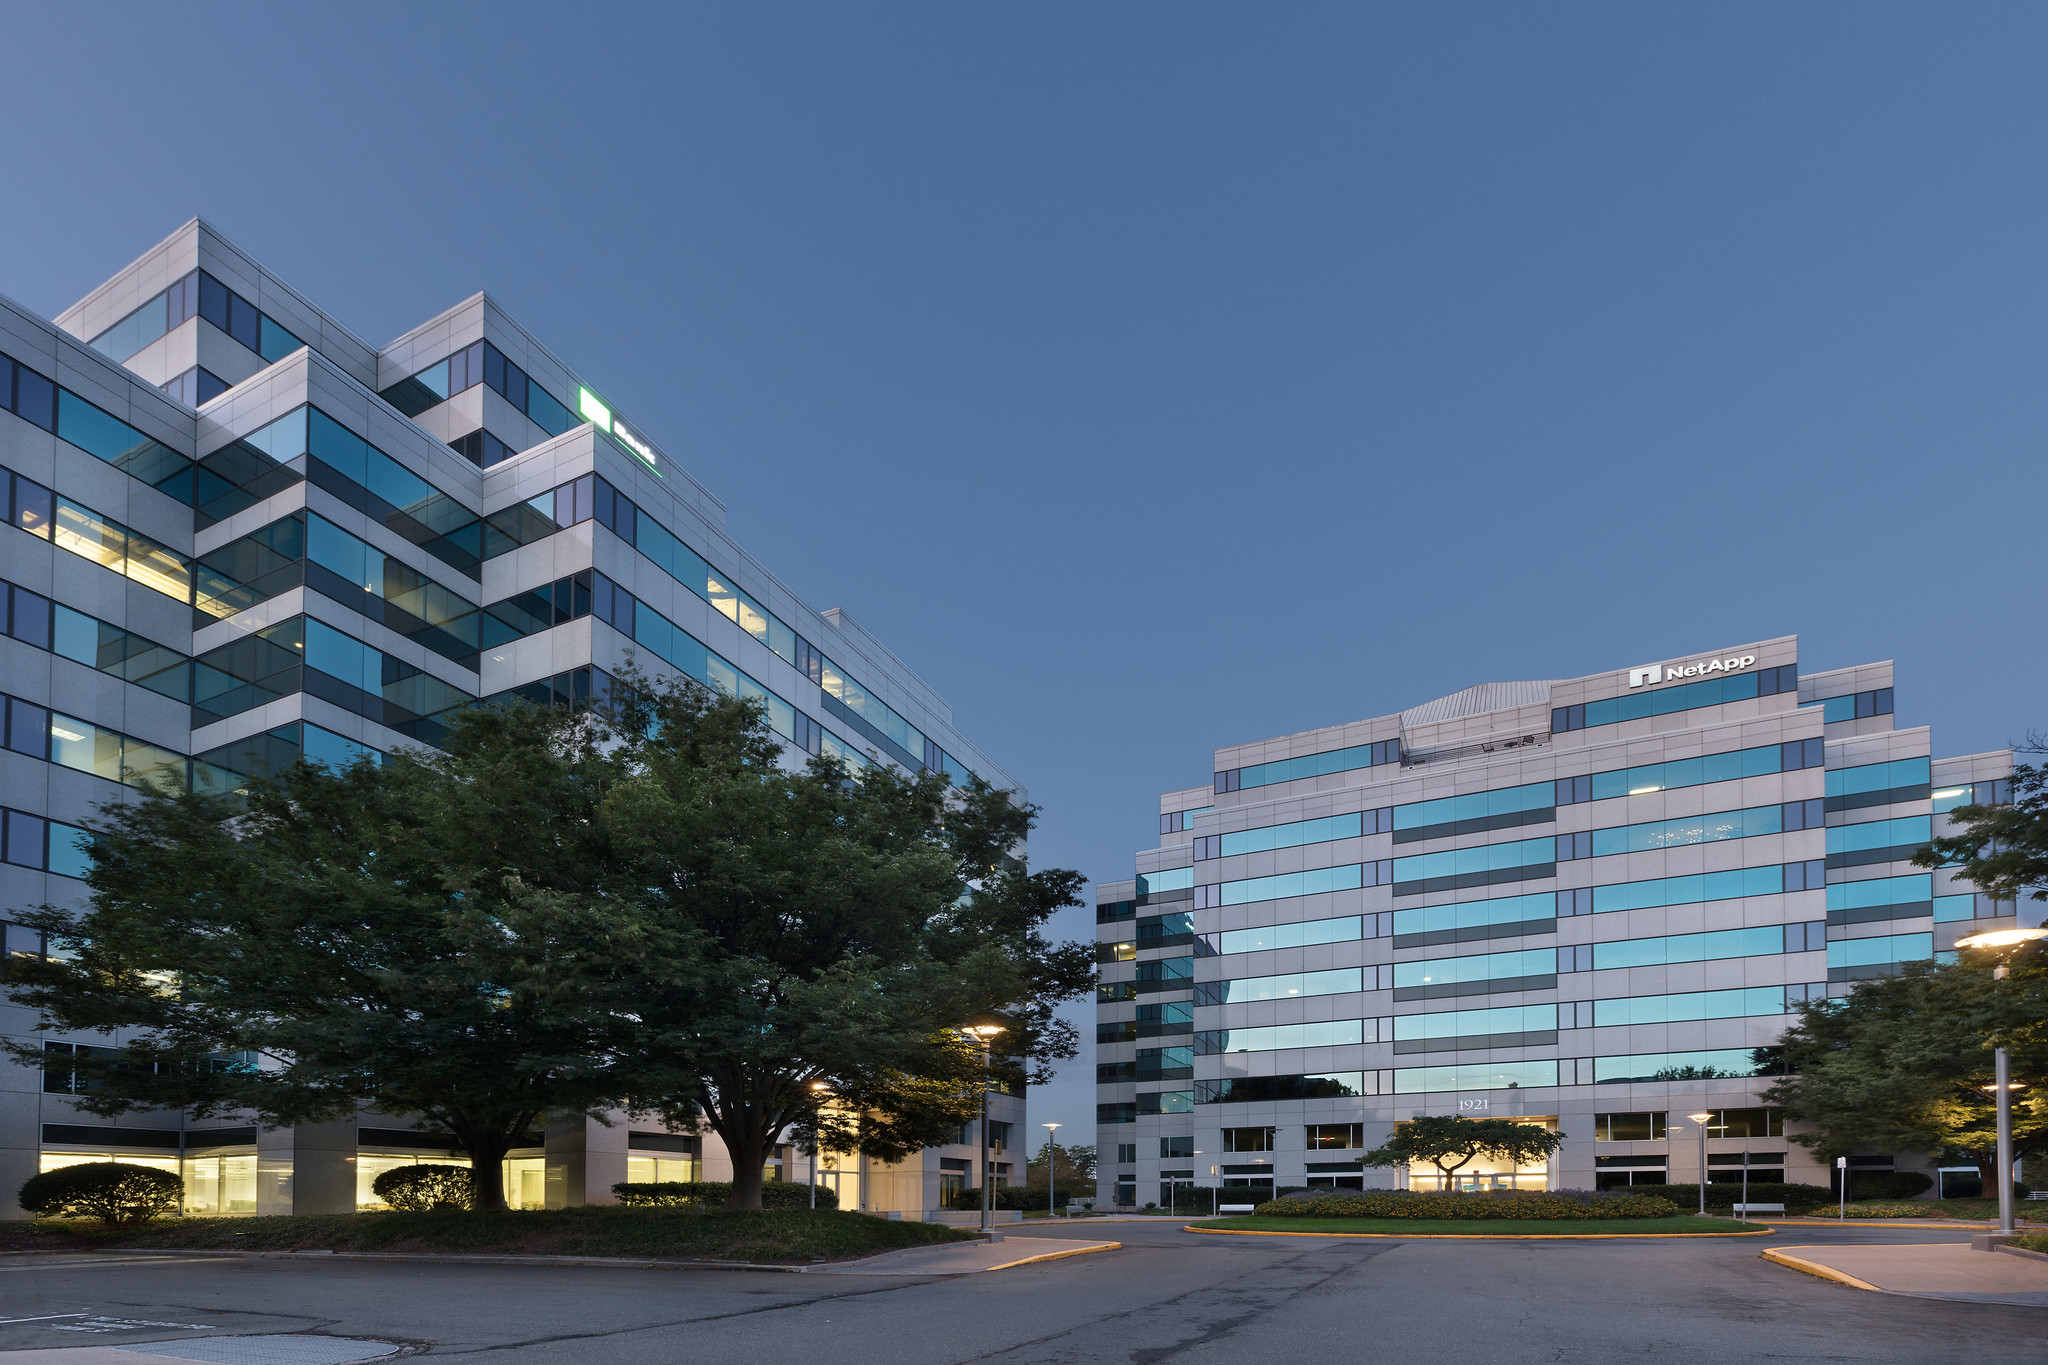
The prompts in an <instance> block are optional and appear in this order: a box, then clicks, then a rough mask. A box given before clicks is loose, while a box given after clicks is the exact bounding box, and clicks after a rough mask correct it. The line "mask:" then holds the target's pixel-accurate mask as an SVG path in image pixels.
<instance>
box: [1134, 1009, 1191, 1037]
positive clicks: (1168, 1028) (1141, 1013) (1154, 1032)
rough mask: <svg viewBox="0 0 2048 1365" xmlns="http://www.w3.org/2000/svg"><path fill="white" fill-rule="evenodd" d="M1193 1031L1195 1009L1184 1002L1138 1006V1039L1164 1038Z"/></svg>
mask: <svg viewBox="0 0 2048 1365" xmlns="http://www.w3.org/2000/svg"><path fill="white" fill-rule="evenodd" d="M1194 1031H1195V1007H1194V1006H1193V1005H1192V1004H1191V1003H1189V1002H1188V1001H1186V1000H1167V1001H1163V1002H1161V1003H1159V1004H1156V1005H1140V1006H1138V1037H1140V1038H1166V1037H1172V1036H1174V1035H1176V1034H1182V1033H1193V1032H1194Z"/></svg>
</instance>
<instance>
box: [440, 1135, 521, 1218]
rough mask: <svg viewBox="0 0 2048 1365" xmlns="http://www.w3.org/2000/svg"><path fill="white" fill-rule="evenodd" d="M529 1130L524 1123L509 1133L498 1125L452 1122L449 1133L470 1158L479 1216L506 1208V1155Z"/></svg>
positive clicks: (470, 1170)
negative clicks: (513, 1144) (515, 1142)
mask: <svg viewBox="0 0 2048 1365" xmlns="http://www.w3.org/2000/svg"><path fill="white" fill-rule="evenodd" d="M526 1127H527V1120H525V1119H522V1120H521V1121H520V1122H519V1123H517V1124H515V1125H513V1126H512V1127H511V1128H509V1129H508V1128H503V1127H499V1126H498V1125H496V1124H487V1123H475V1124H472V1123H464V1122H461V1121H459V1120H454V1119H451V1120H450V1121H449V1124H448V1131H449V1132H451V1133H453V1134H454V1135H455V1137H456V1140H457V1141H459V1142H460V1143H461V1144H462V1151H463V1154H464V1155H465V1156H467V1157H468V1158H469V1176H470V1180H471V1182H472V1183H473V1186H474V1188H475V1190H476V1204H475V1207H476V1210H477V1212H479V1213H483V1212H486V1211H489V1212H496V1211H498V1210H501V1209H503V1208H504V1207H505V1154H506V1153H507V1152H509V1151H511V1150H512V1143H513V1142H514V1141H515V1140H516V1139H517V1138H518V1137H519V1136H520V1135H521V1134H523V1133H524V1132H525V1131H526Z"/></svg>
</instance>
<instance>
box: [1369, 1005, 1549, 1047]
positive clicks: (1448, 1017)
mask: <svg viewBox="0 0 2048 1365" xmlns="http://www.w3.org/2000/svg"><path fill="white" fill-rule="evenodd" d="M1556 1041H1557V1006H1556V1005H1508V1006H1505V1007H1503V1008H1500V1009H1482V1010H1447V1011H1444V1012H1442V1013H1438V1014H1400V1015H1396V1016H1394V1051H1395V1052H1397V1053H1402V1052H1438V1051H1456V1050H1459V1049H1465V1048H1482V1047H1540V1046H1544V1045H1547V1044H1550V1043H1554V1042H1556Z"/></svg>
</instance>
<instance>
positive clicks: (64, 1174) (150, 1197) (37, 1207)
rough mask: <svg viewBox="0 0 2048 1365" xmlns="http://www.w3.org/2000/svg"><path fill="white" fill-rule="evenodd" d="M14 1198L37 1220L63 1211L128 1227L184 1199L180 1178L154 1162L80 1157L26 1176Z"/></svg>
mask: <svg viewBox="0 0 2048 1365" xmlns="http://www.w3.org/2000/svg"><path fill="white" fill-rule="evenodd" d="M15 1200H16V1202H17V1203H19V1204H20V1205H21V1206H22V1207H23V1208H25V1209H27V1210H28V1211H29V1212H30V1213H33V1214H35V1215H36V1216H37V1217H39V1218H60V1217H63V1216H64V1215H66V1214H69V1215H71V1216H73V1217H80V1218H97V1219H100V1220H101V1221H102V1222H106V1223H111V1224H113V1225H115V1226H117V1227H119V1226H131V1227H132V1226H134V1225H136V1224H139V1223H147V1222H148V1221H149V1220H150V1219H152V1218H161V1217H163V1216H164V1215H165V1214H170V1213H176V1212H177V1211H178V1208H179V1206H180V1205H181V1204H183V1203H184V1200H185V1182H184V1181H182V1180H180V1179H178V1177H176V1176H174V1175H172V1174H171V1173H170V1172H169V1171H160V1170H158V1169H157V1168H156V1167H154V1166H131V1165H129V1164H128V1163H127V1162H125V1161H81V1162H79V1163H78V1164H77V1165H75V1166H59V1167H58V1168H57V1169H56V1170H54V1171H44V1172H42V1173H41V1174H40V1175H32V1176H30V1177H29V1178H28V1179H27V1180H24V1181H23V1182H22V1184H21V1192H20V1193H19V1194H17V1195H16V1196H15Z"/></svg>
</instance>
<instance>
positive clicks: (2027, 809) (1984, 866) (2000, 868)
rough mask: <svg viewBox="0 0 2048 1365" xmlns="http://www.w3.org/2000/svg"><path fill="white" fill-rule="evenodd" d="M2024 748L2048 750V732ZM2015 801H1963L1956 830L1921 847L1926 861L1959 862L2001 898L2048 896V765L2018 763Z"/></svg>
mask: <svg viewBox="0 0 2048 1365" xmlns="http://www.w3.org/2000/svg"><path fill="white" fill-rule="evenodd" d="M2018 747H2019V750H2020V752H2022V753H2036V754H2038V753H2048V737H2044V736H2041V735H2039V734H2030V735H2029V736H2028V737H2027V742H2026V743H2025V744H2022V745H2020V746H2018ZM2012 794H2013V800H2012V802H2011V804H2009V805H1974V804H1973V805H1968V806H1958V807H1957V808H1955V809H1954V810H1952V811H1950V812H1949V820H1950V822H1951V823H1952V825H1953V826H1954V828H1955V832H1954V833H1952V834H1950V835H1948V836H1947V837H1945V838H1941V839H1936V840H1935V841H1934V843H1933V844H1932V845H1931V846H1929V847H1928V848H1925V849H1923V850H1921V851H1920V853H1919V854H1917V855H1916V856H1915V857H1914V859H1913V861H1914V862H1916V863H1918V864H1920V866H1922V867H1953V868H1956V869H1957V870H1958V871H1959V872H1961V873H1962V875H1963V876H1964V877H1966V878H1968V879H1969V881H1970V884H1971V885H1973V886H1975V887H1976V888H1977V889H1978V890H1980V891H1982V892H1984V893H1985V894H1986V895H1988V896H1991V897H1993V898H1995V899H1997V900H2005V901H2017V900H2020V899H2022V898H2026V899H2030V900H2036V901H2042V900H2048V766H2044V765H2041V764H2031V763H2021V764H2018V765H2016V766H2015V767H2014V769H2013V777H2012Z"/></svg>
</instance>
